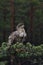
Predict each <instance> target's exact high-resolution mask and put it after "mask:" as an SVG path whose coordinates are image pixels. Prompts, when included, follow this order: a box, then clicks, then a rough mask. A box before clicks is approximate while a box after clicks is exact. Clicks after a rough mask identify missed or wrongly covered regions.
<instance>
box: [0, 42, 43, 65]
mask: <svg viewBox="0 0 43 65" xmlns="http://www.w3.org/2000/svg"><path fill="white" fill-rule="evenodd" d="M10 55H14V56H16V57H17V59H18V58H19V59H20V60H21V59H26V60H27V61H28V60H29V61H30V62H31V63H40V65H42V64H43V63H42V62H43V44H41V45H39V46H34V45H32V44H31V43H29V42H28V43H26V45H24V44H23V43H19V42H17V43H16V44H13V45H12V46H7V44H6V42H3V43H2V46H1V47H0V58H2V57H7V56H10Z"/></svg>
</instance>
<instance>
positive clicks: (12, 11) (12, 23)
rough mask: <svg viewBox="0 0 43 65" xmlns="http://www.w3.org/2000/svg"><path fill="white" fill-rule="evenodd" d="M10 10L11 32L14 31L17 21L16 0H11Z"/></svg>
mask: <svg viewBox="0 0 43 65" xmlns="http://www.w3.org/2000/svg"><path fill="white" fill-rule="evenodd" d="M10 4H11V6H10V12H11V32H13V31H14V23H15V18H14V0H10Z"/></svg>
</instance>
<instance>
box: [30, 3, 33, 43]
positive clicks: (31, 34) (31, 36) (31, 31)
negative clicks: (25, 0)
mask: <svg viewBox="0 0 43 65" xmlns="http://www.w3.org/2000/svg"><path fill="white" fill-rule="evenodd" d="M30 6H31V9H30V42H31V43H32V42H33V40H32V39H33V13H34V7H33V5H32V4H31V5H30Z"/></svg>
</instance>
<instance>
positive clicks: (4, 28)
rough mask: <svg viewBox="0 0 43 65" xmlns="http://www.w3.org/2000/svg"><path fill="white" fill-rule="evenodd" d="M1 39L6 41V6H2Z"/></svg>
mask: <svg viewBox="0 0 43 65" xmlns="http://www.w3.org/2000/svg"><path fill="white" fill-rule="evenodd" d="M3 15H4V16H3V22H4V24H3V41H4V42H5V41H6V24H5V23H6V7H4V9H3Z"/></svg>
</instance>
